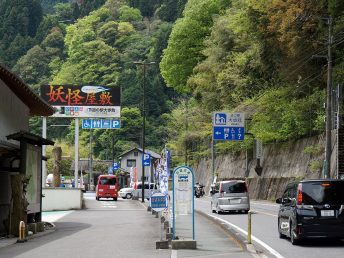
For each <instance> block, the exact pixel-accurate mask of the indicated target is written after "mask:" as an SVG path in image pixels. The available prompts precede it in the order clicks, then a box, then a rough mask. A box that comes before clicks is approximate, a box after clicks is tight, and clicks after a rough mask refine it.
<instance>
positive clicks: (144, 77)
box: [134, 61, 155, 202]
mask: <svg viewBox="0 0 344 258" xmlns="http://www.w3.org/2000/svg"><path fill="white" fill-rule="evenodd" d="M134 64H137V65H142V66H143V82H142V86H143V87H142V88H143V96H142V102H143V103H142V160H141V161H142V162H141V166H142V180H141V182H142V184H141V185H142V202H145V166H144V164H143V157H144V155H145V137H146V65H152V64H155V62H146V61H135V62H134ZM148 186H149V184H148Z"/></svg>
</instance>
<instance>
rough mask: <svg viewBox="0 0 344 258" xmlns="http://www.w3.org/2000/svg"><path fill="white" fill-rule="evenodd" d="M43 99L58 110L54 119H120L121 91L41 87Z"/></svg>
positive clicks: (117, 89)
mask: <svg viewBox="0 0 344 258" xmlns="http://www.w3.org/2000/svg"><path fill="white" fill-rule="evenodd" d="M40 90H41V98H43V99H44V100H45V101H46V102H47V103H49V104H50V105H51V106H53V107H54V108H55V109H56V113H55V114H54V115H52V117H74V118H76V117H79V118H87V117H94V118H111V117H120V111H121V89H120V87H118V86H111V87H110V86H99V85H95V86H92V85H69V84H60V85H59V84H56V85H53V84H50V85H41V89H40Z"/></svg>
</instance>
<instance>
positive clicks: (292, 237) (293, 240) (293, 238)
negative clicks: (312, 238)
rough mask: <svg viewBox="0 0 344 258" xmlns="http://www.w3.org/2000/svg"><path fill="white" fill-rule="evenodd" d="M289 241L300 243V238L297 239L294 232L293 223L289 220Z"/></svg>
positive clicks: (295, 243)
mask: <svg viewBox="0 0 344 258" xmlns="http://www.w3.org/2000/svg"><path fill="white" fill-rule="evenodd" d="M289 231H290V242H291V244H292V245H298V244H299V243H300V239H297V238H296V237H297V236H296V233H295V232H294V230H293V223H292V222H290V229H289Z"/></svg>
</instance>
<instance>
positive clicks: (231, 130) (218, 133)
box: [213, 126, 245, 141]
mask: <svg viewBox="0 0 344 258" xmlns="http://www.w3.org/2000/svg"><path fill="white" fill-rule="evenodd" d="M244 135H245V128H244V127H228V126H214V127H213V137H214V140H228V141H243V140H244Z"/></svg>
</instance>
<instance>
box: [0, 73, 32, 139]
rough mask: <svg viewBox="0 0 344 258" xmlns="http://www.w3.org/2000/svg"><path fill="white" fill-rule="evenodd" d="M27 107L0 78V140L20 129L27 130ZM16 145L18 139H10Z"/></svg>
mask: <svg viewBox="0 0 344 258" xmlns="http://www.w3.org/2000/svg"><path fill="white" fill-rule="evenodd" d="M29 112H30V110H29V108H28V107H27V106H26V105H25V104H24V103H22V102H21V100H20V99H18V97H17V96H16V95H15V94H14V93H13V92H12V91H11V90H10V89H9V88H8V87H7V86H6V85H5V84H4V82H3V81H2V80H0V140H1V141H8V140H7V139H6V136H7V135H9V134H13V133H17V132H19V131H20V130H23V131H28V130H29V119H28V117H29ZM11 143H14V144H16V145H18V144H19V143H18V141H11Z"/></svg>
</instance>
